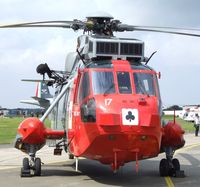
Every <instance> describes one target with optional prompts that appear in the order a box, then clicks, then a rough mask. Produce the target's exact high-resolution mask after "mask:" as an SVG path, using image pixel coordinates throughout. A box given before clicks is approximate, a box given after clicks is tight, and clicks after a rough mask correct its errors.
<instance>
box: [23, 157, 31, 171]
mask: <svg viewBox="0 0 200 187" xmlns="http://www.w3.org/2000/svg"><path fill="white" fill-rule="evenodd" d="M23 169H24V170H30V165H29V159H28V158H23Z"/></svg>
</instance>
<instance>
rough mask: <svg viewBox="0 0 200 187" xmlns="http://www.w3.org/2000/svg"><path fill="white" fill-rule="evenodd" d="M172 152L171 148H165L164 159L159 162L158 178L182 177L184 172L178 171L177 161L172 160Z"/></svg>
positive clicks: (178, 164)
mask: <svg viewBox="0 0 200 187" xmlns="http://www.w3.org/2000/svg"><path fill="white" fill-rule="evenodd" d="M174 152H175V151H174V150H173V148H172V147H167V148H165V153H166V158H164V159H162V160H161V161H160V166H159V172H160V176H162V177H165V176H173V177H184V176H185V175H184V171H182V170H180V163H179V160H178V159H176V158H174V159H173V156H174Z"/></svg>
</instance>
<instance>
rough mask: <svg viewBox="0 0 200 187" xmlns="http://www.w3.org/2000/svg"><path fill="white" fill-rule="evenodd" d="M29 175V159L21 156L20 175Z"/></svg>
mask: <svg viewBox="0 0 200 187" xmlns="http://www.w3.org/2000/svg"><path fill="white" fill-rule="evenodd" d="M30 175H31V171H30V165H29V159H28V158H23V162H22V168H21V177H30Z"/></svg>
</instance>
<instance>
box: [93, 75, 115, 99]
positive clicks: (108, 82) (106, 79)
mask: <svg viewBox="0 0 200 187" xmlns="http://www.w3.org/2000/svg"><path fill="white" fill-rule="evenodd" d="M92 87H93V93H94V95H97V94H112V93H115V84H114V76H113V72H99V71H94V72H92Z"/></svg>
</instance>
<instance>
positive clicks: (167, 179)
mask: <svg viewBox="0 0 200 187" xmlns="http://www.w3.org/2000/svg"><path fill="white" fill-rule="evenodd" d="M165 182H166V183H167V186H168V187H175V186H174V184H173V182H172V180H171V178H170V177H165Z"/></svg>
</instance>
